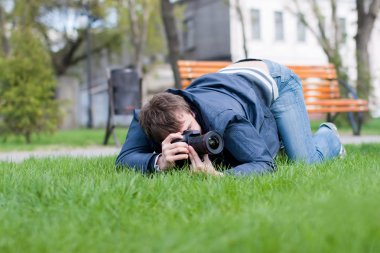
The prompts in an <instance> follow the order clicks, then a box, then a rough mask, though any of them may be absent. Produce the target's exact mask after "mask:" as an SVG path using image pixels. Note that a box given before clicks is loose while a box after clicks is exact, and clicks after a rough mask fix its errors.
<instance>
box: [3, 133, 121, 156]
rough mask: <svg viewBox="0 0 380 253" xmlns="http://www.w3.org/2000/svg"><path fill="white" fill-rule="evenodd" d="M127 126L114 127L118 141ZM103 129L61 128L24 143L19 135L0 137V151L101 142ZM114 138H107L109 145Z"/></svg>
mask: <svg viewBox="0 0 380 253" xmlns="http://www.w3.org/2000/svg"><path fill="white" fill-rule="evenodd" d="M127 131H128V129H127V128H116V130H115V132H116V135H117V138H118V139H119V141H120V143H123V142H124V141H125V136H126V133H127ZM104 136H105V129H100V128H95V129H86V128H82V129H73V130H61V131H58V132H56V133H54V134H40V135H38V136H33V139H32V143H30V144H27V143H25V140H24V138H22V137H21V136H17V137H16V136H11V137H9V138H8V139H7V140H6V141H5V142H4V141H3V142H1V139H0V151H13V150H36V149H49V150H51V149H60V148H81V147H89V146H99V145H102V144H103V140H104ZM114 144H115V142H114V138H113V136H111V137H110V138H109V145H114Z"/></svg>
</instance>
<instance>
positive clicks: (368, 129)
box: [310, 118, 380, 135]
mask: <svg viewBox="0 0 380 253" xmlns="http://www.w3.org/2000/svg"><path fill="white" fill-rule="evenodd" d="M324 121H325V120H312V121H311V122H310V125H311V129H312V130H313V132H315V131H317V130H318V127H319V125H320V124H321V123H322V122H324ZM338 121H339V122H337V123H336V124H337V126H338V130H339V133H341V134H345V135H352V128H351V126H350V125H349V123H348V122H347V121H346V120H343V119H340V120H338ZM361 134H362V135H380V118H377V119H369V120H368V121H367V122H365V123H364V124H363V126H362V130H361Z"/></svg>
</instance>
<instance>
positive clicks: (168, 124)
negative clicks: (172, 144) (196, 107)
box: [139, 92, 191, 142]
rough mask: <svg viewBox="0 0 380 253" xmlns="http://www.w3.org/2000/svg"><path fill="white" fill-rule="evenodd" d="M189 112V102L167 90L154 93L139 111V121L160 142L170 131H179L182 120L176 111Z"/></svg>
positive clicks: (153, 138)
mask: <svg viewBox="0 0 380 253" xmlns="http://www.w3.org/2000/svg"><path fill="white" fill-rule="evenodd" d="M181 111H184V112H189V113H191V109H190V106H189V104H188V103H187V102H186V101H185V99H184V98H183V97H181V96H178V95H174V94H171V93H167V92H162V93H158V94H156V95H154V96H153V97H152V99H150V100H149V102H148V103H147V104H145V105H144V106H143V108H142V109H141V112H140V116H139V121H140V124H141V126H142V128H143V129H144V131H145V133H146V134H147V135H148V136H149V138H151V139H152V140H154V141H156V142H162V141H163V140H164V139H165V138H166V136H168V135H169V134H170V133H176V132H178V131H180V129H181V125H182V122H181V121H180V120H179V119H178V114H177V113H178V112H181Z"/></svg>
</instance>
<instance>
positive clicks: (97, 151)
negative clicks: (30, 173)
mask: <svg viewBox="0 0 380 253" xmlns="http://www.w3.org/2000/svg"><path fill="white" fill-rule="evenodd" d="M341 139H342V143H343V144H356V145H358V144H363V143H380V135H364V136H352V135H342V136H341ZM120 149H121V147H109V146H107V147H103V146H99V147H88V148H73V149H59V150H35V151H13V152H0V161H5V162H22V161H23V160H25V159H28V158H30V157H35V158H44V157H59V156H72V157H78V156H80V157H94V156H111V155H115V156H116V155H117V154H119V152H120Z"/></svg>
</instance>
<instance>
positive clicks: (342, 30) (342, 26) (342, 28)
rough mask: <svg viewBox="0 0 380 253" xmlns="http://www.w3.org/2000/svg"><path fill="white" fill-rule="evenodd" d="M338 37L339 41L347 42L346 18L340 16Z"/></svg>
mask: <svg viewBox="0 0 380 253" xmlns="http://www.w3.org/2000/svg"><path fill="white" fill-rule="evenodd" d="M338 38H339V42H342V43H344V42H346V38H347V27H346V19H345V18H339V20H338Z"/></svg>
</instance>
